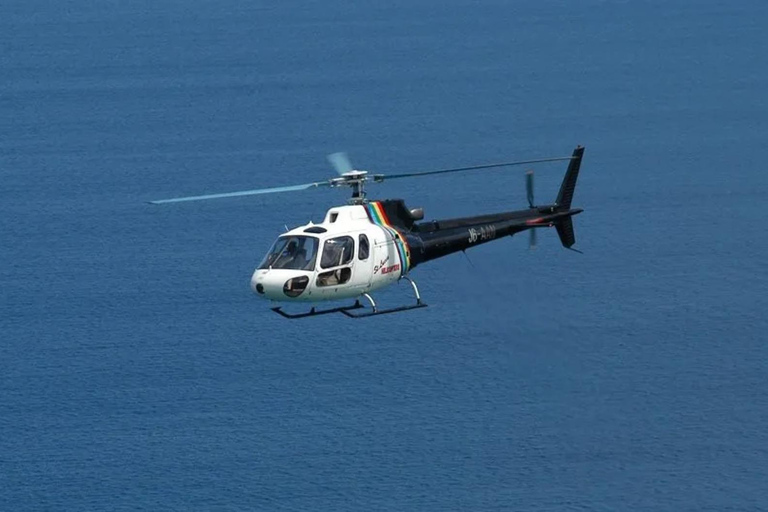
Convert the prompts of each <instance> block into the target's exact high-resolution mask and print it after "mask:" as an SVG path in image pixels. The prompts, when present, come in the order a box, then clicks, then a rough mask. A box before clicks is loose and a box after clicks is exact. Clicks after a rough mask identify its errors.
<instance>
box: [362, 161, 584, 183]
mask: <svg viewBox="0 0 768 512" xmlns="http://www.w3.org/2000/svg"><path fill="white" fill-rule="evenodd" d="M572 159H573V157H571V156H558V157H553V158H539V159H536V160H520V161H516V162H500V163H497V164H485V165H472V166H469V167H455V168H452V169H440V170H438V171H424V172H408V173H403V174H374V175H373V180H374V181H384V180H393V179H396V178H410V177H413V176H429V175H431V174H448V173H450V172H462V171H476V170H480V169H492V168H494V167H508V166H512V165H525V164H538V163H542V162H559V161H561V160H572Z"/></svg>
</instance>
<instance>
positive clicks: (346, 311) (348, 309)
mask: <svg viewBox="0 0 768 512" xmlns="http://www.w3.org/2000/svg"><path fill="white" fill-rule="evenodd" d="M402 279H405V280H406V281H408V282H409V283H411V287H413V292H414V293H415V294H416V304H412V305H410V306H399V307H396V308H388V309H379V308H378V306H376V301H374V300H373V297H371V296H370V295H368V294H367V293H364V294H363V295H362V296H363V297H365V298H366V299H367V300H368V302H370V303H371V308H370V310H369V311H366V312H364V313H353V311H354V310H356V309H364V308H365V306H363V305H362V304H360V300H356V301H355V303H354V304H353V305H351V306H342V307H339V308H331V309H321V310H318V309H316V308H314V307H313V308H312V309H310V310H309V311H308V312H307V313H297V314H293V313H286V312H285V311H283V310H282V308H280V307H276V308H272V311H274V312H275V313H277V314H278V315H280V316H282V317H284V318H290V319H296V318H307V317H310V316H320V315H328V314H330V313H341V314H343V315H346V316H348V317H350V318H367V317H369V316H378V315H386V314H387V313H398V312H400V311H408V310H409V309H418V308H425V307H427V305H426V304H424V303H423V302H422V301H421V295H420V294H419V288H418V287H417V286H416V283H414V282H413V280H411V278H409V277H407V276H403V277H402Z"/></svg>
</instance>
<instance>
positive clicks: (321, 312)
mask: <svg viewBox="0 0 768 512" xmlns="http://www.w3.org/2000/svg"><path fill="white" fill-rule="evenodd" d="M364 307H365V306H363V305H362V304H360V301H359V300H356V301H355V303H354V304H353V305H351V306H342V307H340V308H332V309H320V310H318V309H316V308H314V307H313V308H312V309H310V310H309V311H308V312H307V313H297V314H293V313H286V312H285V311H283V310H282V308H280V307H279V306H278V307H276V308H272V311H274V312H275V313H277V314H278V315H280V316H282V317H285V318H292V319H293V318H307V317H308V316H320V315H328V314H330V313H344V314H347V312H348V311H350V310H352V309H360V308H364Z"/></svg>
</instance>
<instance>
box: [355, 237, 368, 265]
mask: <svg viewBox="0 0 768 512" xmlns="http://www.w3.org/2000/svg"><path fill="white" fill-rule="evenodd" d="M370 250H371V248H370V244H369V243H368V237H367V236H365V235H360V241H359V246H358V248H357V259H359V260H367V259H368V253H369V252H370Z"/></svg>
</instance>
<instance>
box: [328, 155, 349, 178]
mask: <svg viewBox="0 0 768 512" xmlns="http://www.w3.org/2000/svg"><path fill="white" fill-rule="evenodd" d="M328 161H329V162H330V163H331V165H332V166H333V168H334V169H336V172H337V173H339V174H345V173H348V172H352V171H354V170H355V169H354V168H353V167H352V162H350V161H349V157H348V156H347V154H346V153H343V152H341V153H331V154H330V155H328Z"/></svg>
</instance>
